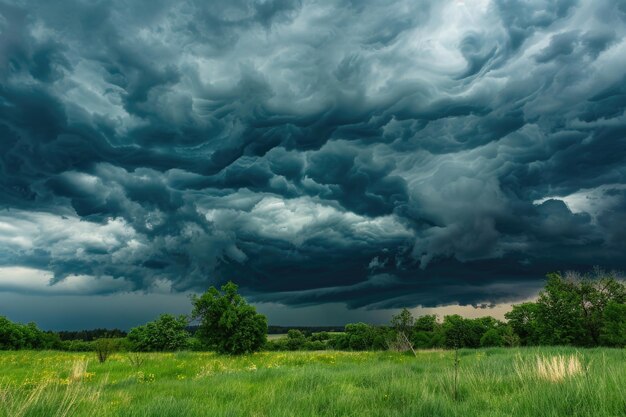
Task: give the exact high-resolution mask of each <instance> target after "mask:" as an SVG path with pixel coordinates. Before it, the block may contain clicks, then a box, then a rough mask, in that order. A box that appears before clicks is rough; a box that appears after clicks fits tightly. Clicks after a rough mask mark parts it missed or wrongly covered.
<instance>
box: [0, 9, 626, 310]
mask: <svg viewBox="0 0 626 417" xmlns="http://www.w3.org/2000/svg"><path fill="white" fill-rule="evenodd" d="M625 68H626V6H624V3H623V2H615V1H610V0H593V1H592V0H578V1H575V0H550V1H548V0H533V1H521V0H493V1H486V0H465V1H457V0H449V1H441V0H432V1H419V2H416V1H402V0H390V1H379V0H377V1H370V2H367V1H363V2H354V1H331V2H327V1H323V2H317V1H311V0H302V1H298V0H265V1H252V0H230V1H213V2H202V1H196V0H187V1H183V2H181V1H173V0H151V1H126V0H103V1H96V2H94V1H82V0H64V1H61V2H49V1H43V0H41V1H37V0H15V1H8V2H7V1H1V0H0V206H1V207H2V211H1V212H0V267H2V268H3V271H4V272H3V273H4V276H3V277H2V278H0V291H14V292H23V293H25V292H28V291H44V292H45V291H46V288H48V290H49V292H50V293H51V294H54V293H59V294H68V293H72V294H73V293H76V292H80V291H82V292H84V293H85V294H107V293H116V292H120V291H136V290H141V291H143V290H145V291H153V290H154V289H155V288H163V287H164V286H165V287H167V288H171V290H172V291H176V292H184V291H197V290H201V289H203V288H206V287H207V286H208V285H212V284H218V283H221V282H224V281H225V280H228V279H235V280H236V281H237V282H238V283H239V284H240V285H241V286H242V288H243V290H244V291H245V293H246V294H247V295H249V296H250V297H252V298H253V299H254V300H256V301H266V302H276V303H283V304H289V305H302V306H304V305H314V304H318V303H346V304H347V305H348V306H349V307H351V308H352V307H368V308H390V307H399V306H416V305H424V306H435V305H443V304H450V303H460V304H472V303H480V302H501V301H512V300H516V299H522V298H526V297H529V296H531V295H532V293H533V292H534V291H535V290H536V288H537V283H538V282H539V281H540V280H541V279H542V276H543V275H544V274H545V273H546V272H549V271H551V270H560V269H587V268H590V267H591V266H593V265H596V264H599V265H603V266H605V267H607V268H617V269H620V268H622V269H623V268H626V256H624V254H625V253H626V229H625V228H624V227H623V226H624V224H626V114H625V109H626V71H625ZM20 268H22V269H20ZM24 268H30V269H33V270H37V271H40V272H37V274H39V275H37V276H39V277H43V276H47V277H48V278H46V279H47V280H49V282H50V284H49V285H47V286H46V285H43V286H42V285H40V281H37V280H35V282H29V283H25V282H24V279H25V278H24V277H23V274H20V273H16V272H15V271H22V270H23V269H24ZM11 271H13V273H12V272H11ZM7 274H9V275H10V276H9V275H7ZM46 274H48V275H46ZM37 279H39V280H40V278H37Z"/></svg>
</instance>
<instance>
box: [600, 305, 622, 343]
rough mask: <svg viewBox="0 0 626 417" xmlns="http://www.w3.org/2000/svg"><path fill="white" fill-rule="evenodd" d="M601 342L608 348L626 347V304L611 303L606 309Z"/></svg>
mask: <svg viewBox="0 0 626 417" xmlns="http://www.w3.org/2000/svg"><path fill="white" fill-rule="evenodd" d="M603 318H604V320H603V326H602V329H601V331H600V341H601V342H602V344H604V345H607V346H615V347H624V346H626V304H624V303H617V302H611V303H609V304H608V305H607V306H606V308H605V309H604V317H603Z"/></svg>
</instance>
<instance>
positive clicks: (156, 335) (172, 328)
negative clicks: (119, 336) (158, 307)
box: [127, 314, 189, 352]
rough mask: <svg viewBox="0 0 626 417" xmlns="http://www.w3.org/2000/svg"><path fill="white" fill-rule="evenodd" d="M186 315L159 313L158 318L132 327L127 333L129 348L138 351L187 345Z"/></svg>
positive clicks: (171, 349)
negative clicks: (175, 315) (176, 315)
mask: <svg viewBox="0 0 626 417" xmlns="http://www.w3.org/2000/svg"><path fill="white" fill-rule="evenodd" d="M187 324H188V320H187V317H186V316H183V315H181V316H178V317H174V316H173V315H171V314H161V315H160V316H159V318H158V319H156V320H155V321H151V322H149V323H146V324H144V325H143V326H138V327H135V328H133V329H132V330H131V331H130V332H129V333H128V336H127V338H128V341H129V342H130V345H131V349H132V350H135V351H140V352H159V351H175V350H180V349H184V348H186V347H187V344H188V341H189V332H188V331H187V330H186V328H187Z"/></svg>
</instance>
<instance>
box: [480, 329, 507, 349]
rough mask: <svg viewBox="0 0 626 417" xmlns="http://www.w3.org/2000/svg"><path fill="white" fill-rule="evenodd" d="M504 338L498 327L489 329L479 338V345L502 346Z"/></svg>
mask: <svg viewBox="0 0 626 417" xmlns="http://www.w3.org/2000/svg"><path fill="white" fill-rule="evenodd" d="M503 345H504V340H503V339H502V335H501V334H500V332H499V331H498V329H489V330H487V331H486V332H485V334H483V336H482V337H481V338H480V346H481V347H490V346H503Z"/></svg>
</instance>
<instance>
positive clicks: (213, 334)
mask: <svg viewBox="0 0 626 417" xmlns="http://www.w3.org/2000/svg"><path fill="white" fill-rule="evenodd" d="M237 290H238V287H237V285H235V284H234V283H232V282H228V283H227V284H225V285H223V286H222V289H221V292H220V291H219V290H217V289H216V288H215V287H211V288H209V289H208V290H207V291H206V292H205V293H204V294H202V295H201V296H200V297H198V296H194V297H193V298H192V302H193V313H192V317H193V318H194V319H197V320H199V321H200V325H199V327H198V332H197V334H196V336H197V337H198V339H199V340H200V341H201V342H202V343H203V344H204V345H205V346H207V347H208V348H210V349H215V350H216V351H217V352H219V353H228V354H242V353H249V352H255V351H257V350H259V349H260V348H261V347H262V346H263V345H264V344H265V341H266V337H267V319H266V318H265V316H263V315H262V314H258V313H257V312H256V309H255V308H254V307H252V306H250V305H249V304H248V303H246V300H245V299H244V298H243V297H242V296H241V295H239V294H238V293H237Z"/></svg>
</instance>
